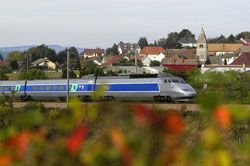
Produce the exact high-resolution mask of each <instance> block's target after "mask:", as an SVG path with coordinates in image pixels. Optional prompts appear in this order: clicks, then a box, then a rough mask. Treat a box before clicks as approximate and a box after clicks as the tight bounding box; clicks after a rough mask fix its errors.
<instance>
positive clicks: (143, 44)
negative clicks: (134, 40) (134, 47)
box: [138, 37, 148, 49]
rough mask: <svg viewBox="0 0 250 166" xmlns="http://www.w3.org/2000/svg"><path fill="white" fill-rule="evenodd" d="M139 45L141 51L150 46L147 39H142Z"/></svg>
mask: <svg viewBox="0 0 250 166" xmlns="http://www.w3.org/2000/svg"><path fill="white" fill-rule="evenodd" d="M138 44H139V46H140V48H141V49H143V48H144V47H146V46H148V40H147V38H146V37H141V38H140V39H139V41H138Z"/></svg>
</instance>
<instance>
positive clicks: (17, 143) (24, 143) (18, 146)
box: [4, 131, 31, 158]
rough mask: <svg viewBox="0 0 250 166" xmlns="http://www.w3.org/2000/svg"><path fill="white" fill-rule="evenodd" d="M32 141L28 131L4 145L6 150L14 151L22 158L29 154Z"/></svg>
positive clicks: (10, 139) (17, 135)
mask: <svg viewBox="0 0 250 166" xmlns="http://www.w3.org/2000/svg"><path fill="white" fill-rule="evenodd" d="M30 139H31V133H30V132H28V131H23V132H20V133H18V134H16V135H15V136H13V137H11V138H9V139H8V140H7V141H6V142H5V143H4V146H5V147H6V148H9V149H12V150H14V151H15V152H16V153H17V155H18V157H19V158H22V157H23V156H24V155H25V153H26V152H27V148H28V144H29V142H30Z"/></svg>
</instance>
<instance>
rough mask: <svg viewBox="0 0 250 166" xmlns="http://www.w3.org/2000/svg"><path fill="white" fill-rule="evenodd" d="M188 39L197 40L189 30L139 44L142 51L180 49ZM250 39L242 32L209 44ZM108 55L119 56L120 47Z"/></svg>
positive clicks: (142, 38) (210, 40)
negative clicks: (146, 49) (160, 48)
mask: <svg viewBox="0 0 250 166" xmlns="http://www.w3.org/2000/svg"><path fill="white" fill-rule="evenodd" d="M183 38H186V39H189V40H195V35H194V34H193V33H192V32H191V31H190V30H188V29H183V30H181V31H180V32H170V33H169V34H168V35H167V37H162V38H160V39H158V40H155V41H154V42H153V43H149V42H148V39H147V38H146V37H140V39H139V40H138V44H139V46H140V48H141V49H143V48H144V47H146V46H159V47H162V48H164V49H180V48H181V47H182V46H181V43H180V40H181V39H183ZM241 38H243V39H250V32H248V31H246V32H240V33H239V34H237V35H233V34H230V35H229V36H228V37H226V36H224V35H220V36H218V37H214V38H209V39H208V42H209V43H236V42H237V40H240V39H241ZM107 54H108V55H117V54H118V45H117V44H116V43H115V44H114V45H113V46H112V47H110V48H108V49H107Z"/></svg>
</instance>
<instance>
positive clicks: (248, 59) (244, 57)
mask: <svg viewBox="0 0 250 166" xmlns="http://www.w3.org/2000/svg"><path fill="white" fill-rule="evenodd" d="M242 64H245V65H246V66H247V67H250V53H243V54H241V55H240V56H239V57H238V58H237V59H235V61H234V62H233V63H231V65H242Z"/></svg>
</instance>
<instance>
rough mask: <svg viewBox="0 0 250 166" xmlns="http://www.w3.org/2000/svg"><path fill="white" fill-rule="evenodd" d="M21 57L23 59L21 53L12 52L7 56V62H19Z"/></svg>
mask: <svg viewBox="0 0 250 166" xmlns="http://www.w3.org/2000/svg"><path fill="white" fill-rule="evenodd" d="M23 57H24V54H23V53H22V52H19V51H12V52H10V53H9V54H8V55H7V60H8V61H17V62H20V61H21V60H22V58H23Z"/></svg>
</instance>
